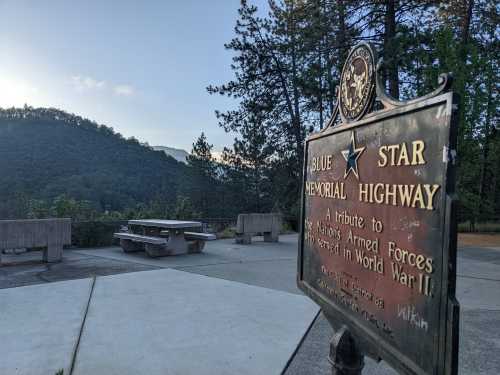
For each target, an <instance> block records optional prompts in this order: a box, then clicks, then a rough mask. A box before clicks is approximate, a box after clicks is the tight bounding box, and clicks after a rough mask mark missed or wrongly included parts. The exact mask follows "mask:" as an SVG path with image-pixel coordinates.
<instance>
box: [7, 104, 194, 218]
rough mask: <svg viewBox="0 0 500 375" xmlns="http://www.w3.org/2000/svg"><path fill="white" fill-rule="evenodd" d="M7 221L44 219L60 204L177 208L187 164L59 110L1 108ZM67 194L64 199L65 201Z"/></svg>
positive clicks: (115, 208) (99, 209)
mask: <svg viewBox="0 0 500 375" xmlns="http://www.w3.org/2000/svg"><path fill="white" fill-rule="evenodd" d="M0 171H1V173H2V178H1V179H0V197H2V199H1V201H0V217H1V218H9V217H27V216H43V212H39V211H43V210H49V209H50V206H51V205H53V204H54V201H55V200H56V199H58V200H57V201H56V203H57V202H60V201H61V199H63V198H64V199H66V200H71V199H73V203H74V204H76V203H79V204H81V202H85V203H84V206H85V207H80V208H82V209H84V208H85V209H87V210H90V211H95V212H96V213H102V212H106V211H108V212H111V211H124V210H126V209H135V208H137V206H138V205H147V204H148V203H150V202H161V204H162V205H163V206H164V207H167V206H169V205H174V204H175V202H176V199H177V191H178V187H179V181H182V180H184V179H185V178H186V175H187V174H188V171H187V167H186V166H185V165H184V164H182V163H179V162H177V161H175V160H174V159H173V158H171V157H169V156H167V155H166V154H165V153H164V152H161V151H154V150H153V149H151V148H150V147H148V146H147V145H141V144H140V143H139V142H138V141H137V140H135V139H124V138H123V137H122V136H121V135H120V134H118V133H115V132H114V131H113V129H112V128H109V127H106V126H103V125H98V124H96V123H94V122H92V121H89V120H86V119H83V118H81V117H78V116H74V115H70V114H68V113H65V112H62V111H59V110H56V109H45V108H38V109H34V108H31V107H27V106H25V107H24V108H22V109H14V108H13V109H7V110H0ZM61 197H63V198H61Z"/></svg>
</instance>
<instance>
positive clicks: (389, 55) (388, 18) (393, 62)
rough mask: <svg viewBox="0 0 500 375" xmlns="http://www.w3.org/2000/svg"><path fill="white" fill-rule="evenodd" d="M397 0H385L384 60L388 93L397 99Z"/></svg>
mask: <svg viewBox="0 0 500 375" xmlns="http://www.w3.org/2000/svg"><path fill="white" fill-rule="evenodd" d="M396 6H397V0H385V28H384V60H385V62H386V64H387V65H386V78H387V81H388V82H389V93H390V94H391V95H392V96H393V97H394V98H396V99H398V98H399V76H398V58H397V49H396V46H395V40H394V39H395V37H396Z"/></svg>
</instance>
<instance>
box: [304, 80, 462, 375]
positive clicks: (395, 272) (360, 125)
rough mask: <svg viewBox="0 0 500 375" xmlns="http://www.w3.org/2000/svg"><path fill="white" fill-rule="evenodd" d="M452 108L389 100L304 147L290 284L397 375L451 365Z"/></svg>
mask: <svg viewBox="0 0 500 375" xmlns="http://www.w3.org/2000/svg"><path fill="white" fill-rule="evenodd" d="M443 88H444V86H443ZM436 93H437V92H436ZM454 103H456V98H455V97H454V96H453V94H451V93H445V94H442V95H439V96H434V97H429V98H424V99H423V100H418V101H413V102H411V103H406V105H404V106H399V107H398V106H395V105H392V104H389V105H387V106H386V108H387V109H386V110H383V111H380V112H377V113H374V114H371V115H369V116H365V118H363V119H361V120H359V121H357V122H351V123H343V124H342V125H340V126H338V127H333V126H330V127H328V128H327V129H325V130H324V131H322V132H321V133H317V134H313V135H311V136H310V137H309V138H308V139H307V141H306V146H305V162H304V181H303V182H304V189H303V190H304V191H303V197H302V199H303V207H302V216H301V225H302V229H301V238H300V241H299V264H298V285H299V287H300V288H301V289H302V290H303V291H305V292H306V293H307V294H308V295H309V296H310V297H311V298H312V299H314V300H315V301H316V302H317V303H318V304H319V305H320V306H321V307H322V308H323V310H324V311H325V314H326V315H327V317H328V320H329V321H330V322H331V323H332V325H333V326H334V328H335V329H340V328H341V327H342V326H345V327H347V328H348V329H349V332H350V334H351V335H352V337H353V338H354V340H355V341H356V343H357V345H359V348H360V350H361V352H362V353H363V354H366V355H370V356H372V357H374V358H376V359H384V360H386V361H387V362H389V363H390V364H391V365H392V366H393V367H395V368H396V369H398V370H399V371H400V372H401V373H403V374H412V375H413V374H456V371H457V370H456V366H457V363H456V362H457V359H456V358H457V347H458V345H457V344H458V333H457V332H458V330H457V327H458V303H457V302H456V300H455V274H456V269H455V263H456V260H455V257H456V223H455V218H454V216H455V215H454V209H455V208H454V205H455V203H454V200H453V195H454V186H455V176H454V170H455V151H454V150H455V138H456V135H455V134H454V133H455V129H456V126H455V125H456V124H455V111H454V108H456V105H455V104H454ZM331 123H333V121H331Z"/></svg>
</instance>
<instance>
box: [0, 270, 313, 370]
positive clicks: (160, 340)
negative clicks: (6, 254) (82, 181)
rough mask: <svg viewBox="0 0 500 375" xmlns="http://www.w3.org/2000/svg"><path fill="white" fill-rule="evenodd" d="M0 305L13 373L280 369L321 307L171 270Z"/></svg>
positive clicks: (5, 357) (5, 361) (32, 293)
mask: <svg viewBox="0 0 500 375" xmlns="http://www.w3.org/2000/svg"><path fill="white" fill-rule="evenodd" d="M0 303H1V305H2V309H0V332H1V333H2V338H1V341H0V353H2V360H1V361H0V374H9V375H37V374H44V375H45V374H47V375H55V374H56V373H57V371H59V370H61V369H63V370H64V375H68V374H74V375H87V374H93V375H136V374H148V375H160V374H161V375H166V374H172V375H174V374H184V375H189V374H193V375H195V374H196V375H201V374H207V375H208V374H220V375H224V374H227V375H233V374H240V375H241V374H249V375H250V374H255V375H261V374H280V373H281V372H282V371H283V369H284V368H285V367H286V365H287V363H288V361H289V360H290V359H291V358H292V355H293V354H294V352H295V350H296V349H297V347H298V345H299V343H300V342H301V340H302V338H303V337H304V335H305V334H306V332H307V330H308V328H309V326H310V325H311V324H312V322H313V320H314V319H315V317H316V316H317V314H318V311H319V310H318V308H317V307H316V305H314V304H313V303H312V302H311V301H310V300H308V299H307V298H306V297H305V296H301V295H298V294H292V293H287V292H283V291H278V290H273V289H267V288H262V287H258V286H253V285H247V284H242V283H239V282H234V281H228V280H224V279H219V278H213V277H207V276H203V275H198V274H193V273H188V272H184V271H178V270H173V269H160V270H152V271H142V272H132V273H125V274H117V275H112V276H101V277H97V278H96V279H91V278H87V279H80V280H69V281H60V282H53V283H47V284H40V285H32V286H25V287H18V288H9V289H2V290H0ZM21 327H22V329H20V328H21Z"/></svg>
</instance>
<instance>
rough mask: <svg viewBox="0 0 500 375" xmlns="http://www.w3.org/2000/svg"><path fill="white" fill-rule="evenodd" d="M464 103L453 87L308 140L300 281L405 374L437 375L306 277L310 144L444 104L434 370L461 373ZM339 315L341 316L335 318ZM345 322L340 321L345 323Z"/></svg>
mask: <svg viewBox="0 0 500 375" xmlns="http://www.w3.org/2000/svg"><path fill="white" fill-rule="evenodd" d="M458 102H459V98H458V95H457V94H454V93H452V92H447V93H444V94H441V95H438V96H435V97H431V98H422V100H419V101H416V102H413V103H411V104H410V103H409V104H408V105H404V106H400V107H396V108H389V109H384V110H381V111H378V112H373V113H370V114H368V115H365V117H364V118H362V119H360V120H358V121H353V122H349V123H342V124H340V125H338V126H329V127H327V128H325V129H324V130H323V131H321V132H319V133H314V134H311V135H310V136H308V137H307V138H306V140H305V142H304V160H303V169H302V181H301V182H302V189H301V203H300V204H301V206H300V208H301V213H300V220H299V243H298V257H297V286H298V287H299V289H301V290H302V291H303V292H304V293H305V294H306V295H307V296H308V297H309V298H311V299H312V300H313V301H314V302H316V303H317V304H318V305H319V306H320V307H321V308H322V310H323V312H324V314H325V315H326V317H327V319H328V320H329V322H330V324H331V325H332V326H333V327H334V329H335V330H338V329H340V328H341V326H342V325H346V326H347V327H348V329H349V330H350V332H351V333H352V335H353V337H354V338H355V339H356V341H357V343H358V345H359V346H360V348H361V351H362V353H363V354H365V355H368V356H370V357H372V358H374V359H376V360H385V361H386V362H387V363H388V364H389V365H391V366H392V367H394V368H395V369H396V370H398V371H400V372H401V373H402V374H404V375H431V374H429V373H427V372H425V371H424V370H422V369H421V368H420V367H419V366H417V365H416V364H415V363H414V362H413V361H411V360H410V359H409V358H408V357H406V356H405V355H404V353H403V352H402V351H401V350H399V349H398V348H397V347H395V346H393V345H391V344H388V343H387V342H386V341H385V340H377V339H378V335H377V334H376V333H375V331H374V330H370V329H366V328H365V327H363V326H362V325H361V324H359V323H358V321H359V319H357V318H351V317H349V316H348V315H346V314H344V312H343V311H342V310H341V309H339V307H338V306H336V304H335V303H332V302H330V301H329V299H328V298H327V297H326V296H325V295H324V294H323V293H322V292H321V291H320V290H317V289H315V288H314V287H312V286H311V285H310V284H308V283H307V282H306V281H305V280H304V279H303V269H302V265H303V256H304V220H305V182H306V179H307V160H308V145H309V143H310V142H311V141H314V140H317V139H320V138H324V137H328V136H331V135H334V134H336V133H340V132H344V131H347V130H352V129H355V128H358V127H362V126H369V125H370V124H374V123H377V122H379V121H381V120H386V119H389V118H392V117H398V116H402V115H407V114H410V113H412V112H416V111H419V110H423V109H426V108H430V107H433V106H436V105H439V104H442V103H444V104H445V108H446V114H445V115H446V116H448V117H449V128H450V129H449V134H448V148H449V149H448V155H445V156H446V157H447V158H448V161H447V163H446V167H445V168H446V170H445V174H444V182H445V189H444V192H445V194H444V195H443V197H442V198H441V199H442V202H443V210H442V213H441V218H440V222H441V225H442V228H443V233H442V236H443V241H442V248H441V253H442V262H443V263H442V264H443V266H442V274H441V285H442V289H441V296H440V299H441V303H440V313H439V321H440V323H439V332H438V335H439V337H438V356H437V358H438V359H437V361H436V362H435V363H434V364H433V366H434V367H433V372H432V375H456V374H457V373H458V341H459V331H458V325H459V311H460V307H459V304H458V301H457V300H456V297H455V290H456V256H457V222H456V212H457V198H456V195H455V173H456V172H455V169H456V161H455V155H456V146H457V144H456V142H457V129H458V114H457V109H458ZM339 314H340V317H341V318H340V319H339V317H338V316H339ZM335 316H337V317H335ZM339 322H340V323H339Z"/></svg>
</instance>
